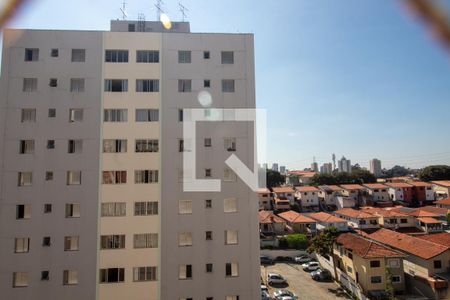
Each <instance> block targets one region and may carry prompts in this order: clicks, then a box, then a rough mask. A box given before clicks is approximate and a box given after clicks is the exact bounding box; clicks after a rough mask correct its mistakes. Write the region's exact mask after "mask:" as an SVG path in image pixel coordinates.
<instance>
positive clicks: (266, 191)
mask: <svg viewBox="0 0 450 300" xmlns="http://www.w3.org/2000/svg"><path fill="white" fill-rule="evenodd" d="M257 193H258V194H270V191H269V189H268V188H261V189H258V191H257Z"/></svg>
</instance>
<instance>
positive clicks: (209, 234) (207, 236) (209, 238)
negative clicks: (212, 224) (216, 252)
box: [205, 231, 213, 241]
mask: <svg viewBox="0 0 450 300" xmlns="http://www.w3.org/2000/svg"><path fill="white" fill-rule="evenodd" d="M205 239H206V240H207V241H212V239H213V233H212V231H205Z"/></svg>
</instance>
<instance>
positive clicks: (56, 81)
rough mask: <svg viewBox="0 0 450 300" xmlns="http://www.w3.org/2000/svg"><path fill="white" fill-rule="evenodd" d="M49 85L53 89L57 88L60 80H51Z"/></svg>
mask: <svg viewBox="0 0 450 300" xmlns="http://www.w3.org/2000/svg"><path fill="white" fill-rule="evenodd" d="M48 85H49V86H51V87H57V86H58V79H56V78H50V81H49V83H48Z"/></svg>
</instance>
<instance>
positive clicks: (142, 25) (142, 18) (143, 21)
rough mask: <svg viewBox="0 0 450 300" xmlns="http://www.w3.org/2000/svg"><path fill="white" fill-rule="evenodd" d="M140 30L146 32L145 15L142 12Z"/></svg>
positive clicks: (139, 22) (139, 21)
mask: <svg viewBox="0 0 450 300" xmlns="http://www.w3.org/2000/svg"><path fill="white" fill-rule="evenodd" d="M138 31H139V32H145V15H144V14H142V13H140V14H138Z"/></svg>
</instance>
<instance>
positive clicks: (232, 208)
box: [223, 198, 238, 213]
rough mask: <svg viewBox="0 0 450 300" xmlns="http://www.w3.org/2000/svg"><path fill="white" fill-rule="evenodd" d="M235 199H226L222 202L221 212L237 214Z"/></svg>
mask: <svg viewBox="0 0 450 300" xmlns="http://www.w3.org/2000/svg"><path fill="white" fill-rule="evenodd" d="M237 209H238V208H237V198H226V199H224V200H223V211H224V212H226V213H232V212H237Z"/></svg>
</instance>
